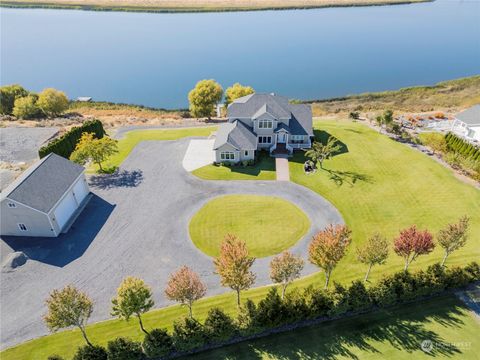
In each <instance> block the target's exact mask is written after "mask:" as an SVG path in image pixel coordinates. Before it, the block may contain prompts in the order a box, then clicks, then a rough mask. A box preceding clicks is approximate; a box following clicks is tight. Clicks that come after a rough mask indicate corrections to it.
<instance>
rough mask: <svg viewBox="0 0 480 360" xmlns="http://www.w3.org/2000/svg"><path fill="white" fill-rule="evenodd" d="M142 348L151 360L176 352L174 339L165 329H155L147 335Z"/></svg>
mask: <svg viewBox="0 0 480 360" xmlns="http://www.w3.org/2000/svg"><path fill="white" fill-rule="evenodd" d="M142 347H143V351H144V352H145V355H147V357H149V358H157V357H162V356H165V355H168V354H170V353H171V352H173V350H174V347H173V340H172V337H171V336H170V335H169V334H168V332H167V331H166V330H164V329H153V330H152V331H150V333H149V334H147V335H145V338H144V340H143V343H142Z"/></svg>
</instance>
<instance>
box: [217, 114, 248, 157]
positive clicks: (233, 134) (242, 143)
mask: <svg viewBox="0 0 480 360" xmlns="http://www.w3.org/2000/svg"><path fill="white" fill-rule="evenodd" d="M225 144H230V145H231V146H233V147H234V148H235V149H237V150H244V149H246V150H254V149H256V148H257V136H256V135H255V134H254V133H253V131H252V129H251V128H250V127H248V126H247V125H245V124H244V123H242V122H241V121H239V120H236V121H234V122H232V123H225V124H222V125H220V127H219V129H218V131H217V137H216V138H215V144H214V145H213V149H214V150H217V149H219V148H220V147H222V146H223V145H225Z"/></svg>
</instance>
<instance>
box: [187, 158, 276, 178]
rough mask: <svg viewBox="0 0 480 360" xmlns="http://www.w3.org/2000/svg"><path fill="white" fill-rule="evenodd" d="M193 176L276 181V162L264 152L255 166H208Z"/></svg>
mask: <svg viewBox="0 0 480 360" xmlns="http://www.w3.org/2000/svg"><path fill="white" fill-rule="evenodd" d="M192 174H194V175H196V176H198V177H199V178H202V179H204V180H214V179H217V178H222V179H224V180H275V178H276V174H275V160H274V159H273V158H272V157H270V156H268V155H267V154H264V153H263V152H262V153H260V155H259V156H258V160H257V162H256V163H255V165H253V166H245V167H243V166H230V167H229V166H219V165H207V166H204V167H201V168H200V169H197V170H194V171H193V172H192Z"/></svg>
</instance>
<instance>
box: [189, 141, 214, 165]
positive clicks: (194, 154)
mask: <svg viewBox="0 0 480 360" xmlns="http://www.w3.org/2000/svg"><path fill="white" fill-rule="evenodd" d="M214 143H215V139H213V140H210V139H192V140H190V143H189V144H188V147H187V151H186V152H185V156H184V157H183V161H182V165H183V167H184V168H185V170H187V171H193V170H196V169H199V168H201V167H204V166H207V165H210V164H211V163H213V162H214V161H215V151H214V150H213V144H214Z"/></svg>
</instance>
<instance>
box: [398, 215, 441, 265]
mask: <svg viewBox="0 0 480 360" xmlns="http://www.w3.org/2000/svg"><path fill="white" fill-rule="evenodd" d="M434 248H435V244H434V243H433V236H432V234H431V233H430V232H429V231H428V230H423V231H420V230H417V227H416V226H415V225H413V226H411V227H409V228H408V229H404V230H402V231H400V235H399V236H398V237H397V238H396V239H395V242H394V251H395V253H396V254H397V255H398V256H402V257H403V258H404V259H405V268H404V270H405V271H407V269H408V266H409V265H410V263H411V262H412V261H414V260H415V259H416V258H417V257H418V256H420V255H426V254H429V253H430V252H432V251H433V249H434Z"/></svg>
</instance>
